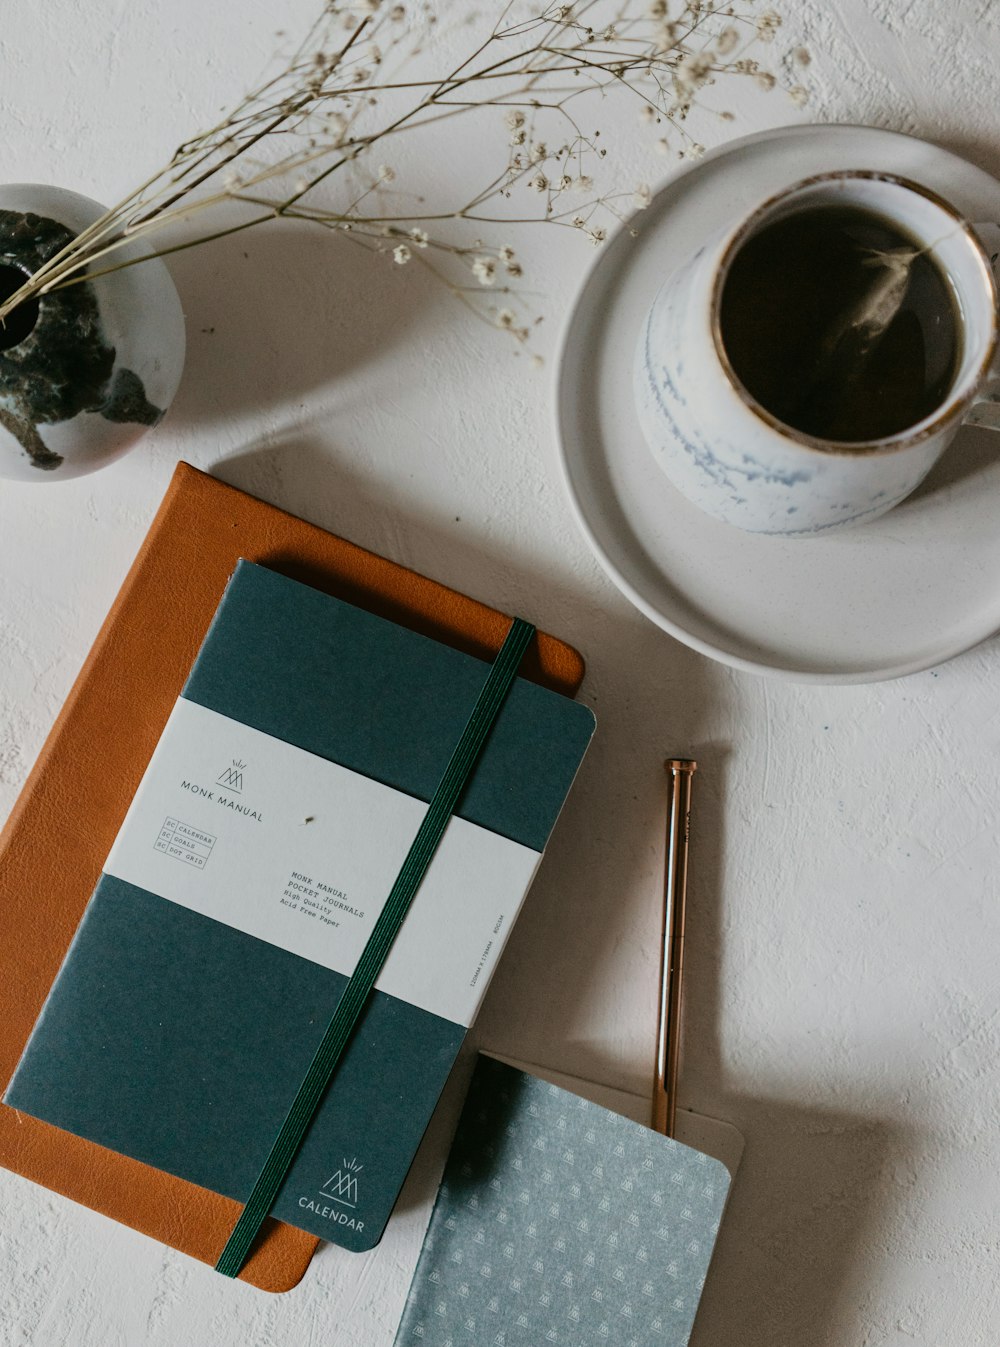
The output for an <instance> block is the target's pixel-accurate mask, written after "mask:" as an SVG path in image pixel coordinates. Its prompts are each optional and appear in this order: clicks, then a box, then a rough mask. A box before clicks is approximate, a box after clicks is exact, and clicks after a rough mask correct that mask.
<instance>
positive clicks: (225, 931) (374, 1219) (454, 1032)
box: [5, 562, 593, 1250]
mask: <svg viewBox="0 0 1000 1347" xmlns="http://www.w3.org/2000/svg"><path fill="white" fill-rule="evenodd" d="M487 671H488V665H486V664H484V663H483V662H482V661H480V660H477V659H475V658H473V657H471V656H469V655H465V654H462V653H460V652H458V651H456V650H454V649H452V648H451V647H449V646H445V645H442V644H441V643H439V642H437V641H433V640H430V639H428V638H427V637H424V636H421V635H418V634H416V633H414V632H412V631H409V630H408V629H406V628H403V627H400V626H397V625H396V624H394V623H392V622H388V621H386V620H385V619H383V618H379V617H375V616H373V615H372V614H370V613H367V612H364V611H363V610H361V609H358V608H355V607H353V606H352V605H350V604H347V603H344V602H342V601H340V600H338V599H335V598H332V597H330V596H329V595H326V594H322V593H320V592H319V591H316V590H313V589H311V588H309V587H308V586H306V585H302V584H300V583H298V582H297V581H294V580H291V579H288V578H287V577H285V576H282V575H278V574H276V573H274V572H272V571H269V570H267V569H265V568H263V567H260V566H256V565H253V564H251V563H249V562H240V564H239V566H238V569H237V571H236V573H235V575H234V576H233V578H232V580H231V581H230V584H229V587H228V589H227V590H226V593H225V595H224V597H223V600H222V602H221V604H220V606H219V609H218V612H217V614H216V617H215V619H214V621H213V624H212V626H211V628H210V630H209V633H208V635H207V636H206V638H205V642H204V645H203V646H202V649H201V652H200V654H199V656H198V659H197V661H196V663H195V665H194V667H193V669H192V671H191V674H190V677H189V679H188V682H187V684H186V686H185V688H184V691H183V695H182V696H181V698H179V699H178V702H177V704H176V706H175V708H174V711H173V712H172V714H171V717H170V721H169V722H168V724H167V727H166V729H165V730H164V732H163V735H162V737H161V739H160V742H159V744H158V746H157V749H156V752H155V753H154V755H153V758H152V760H151V762H150V765H149V768H148V769H147V772H146V774H145V776H144V778H143V782H142V784H141V786H140V788H139V790H138V791H137V793H136V796H135V799H134V800H133V802H132V806H131V809H130V811H129V814H128V816H127V817H126V819H125V822H124V824H123V826H122V829H121V832H120V834H119V837H118V839H117V841H116V842H115V844H114V847H113V848H112V851H111V854H110V855H109V857H108V861H107V863H106V865H105V873H104V874H103V876H102V878H101V880H100V882H99V883H98V886H97V888H96V890H95V892H94V895H93V897H92V899H91V901H90V904H89V905H88V907H87V910H86V913H85V915H84V918H83V921H82V922H81V925H80V927H79V929H78V931H77V934H76V936H75V938H74V941H73V944H72V946H71V947H70V950H69V952H68V954H67V957H66V960H65V962H64V964H63V967H62V969H61V971H60V973H59V976H58V978H57V979H56V981H55V983H54V985H53V987H52V990H51V992H50V994H49V997H48V999H47V1001H46V1003H45V1006H44V1008H43V1010H42V1013H41V1015H40V1017H39V1019H38V1022H37V1024H36V1026H35V1029H34V1031H33V1033H32V1036H31V1038H30V1040H29V1042H28V1045H27V1047H26V1049H25V1052H24V1055H23V1057H22V1059H21V1062H20V1064H19V1066H18V1068H17V1071H16V1073H15V1075H14V1077H13V1079H12V1081H11V1084H10V1086H9V1087H8V1090H7V1093H6V1095H5V1101H6V1102H7V1103H8V1104H9V1105H11V1106H12V1107H14V1108H17V1109H20V1110H22V1111H23V1112H25V1113H28V1114H31V1115H32V1116H34V1117H37V1118H40V1119H43V1120H44V1121H46V1122H50V1123H54V1124H55V1125H56V1126H59V1127H62V1128H65V1129H66V1130H68V1131H70V1132H74V1133H76V1134H77V1135H79V1136H83V1137H87V1138H88V1139H90V1140H92V1141H95V1142H97V1143H99V1144H100V1145H103V1146H107V1147H109V1148H110V1149H112V1150H115V1151H119V1152H121V1153H123V1154H126V1155H130V1156H133V1157H135V1158H136V1159H139V1160H142V1161H144V1162H145V1163H147V1164H150V1165H153V1166H156V1167H157V1168H160V1169H163V1170H166V1171H168V1172H170V1173H172V1174H176V1175H179V1176H180V1177H182V1178H185V1179H188V1180H190V1181H192V1182H194V1183H197V1184H200V1185H201V1186H203V1187H206V1188H210V1189H213V1190H214V1191H216V1192H220V1193H223V1194H225V1195H226V1196H228V1197H232V1198H235V1199H237V1200H238V1201H243V1200H245V1199H246V1197H247V1196H248V1195H249V1192H250V1190H251V1188H252V1186H253V1183H254V1180H255V1178H256V1176H257V1173H258V1171H259V1169H260V1166H261V1165H262V1163H263V1161H264V1159H265V1158H266V1156H267V1153H268V1149H269V1146H270V1143H271V1141H272V1140H273V1137H274V1135H275V1133H276V1132H277V1130H278V1127H279V1126H280V1124H281V1121H282V1119H283V1117H284V1114H285V1112H286V1110H287V1108H288V1105H289V1103H290V1101H291V1099H292V1098H293V1096H294V1094H295V1091H296V1088H297V1086H298V1084H299V1082H300V1081H301V1079H302V1077H303V1075H304V1074H305V1071H306V1069H307V1067H308V1065H309V1062H310V1060H311V1058H312V1056H313V1053H314V1050H315V1048H316V1045H317V1043H318V1041H319V1038H320V1036H321V1035H322V1032H323V1029H324V1028H325V1026H326V1024H327V1023H328V1021H329V1019H330V1016H331V1015H332V1013H333V1010H334V1008H335V1006H336V1004H337V1001H338V998H339V996H340V994H341V992H342V990H343V988H344V986H345V985H346V983H347V980H348V978H349V976H350V974H351V972H352V971H353V968H354V964H355V962H356V961H357V958H358V957H359V955H360V953H361V950H362V948H363V946H364V942H365V940H366V938H367V936H368V934H369V933H370V931H371V928H372V926H373V925H374V922H375V920H376V918H377V916H378V913H379V911H380V910H381V906H382V905H383V904H384V902H385V899H386V897H387V895H388V893H389V891H390V888H391V886H392V882H393V880H394V879H395V877H396V874H397V872H398V870H399V867H400V864H401V862H402V860H403V858H404V856H405V854H406V851H407V848H408V846H409V844H410V842H411V840H412V838H413V835H414V834H415V832H416V830H417V827H418V826H419V823H420V820H421V818H422V816H423V813H424V810H425V807H426V802H427V800H429V798H430V797H431V795H432V793H433V791H434V788H435V786H436V785H437V781H438V778H439V777H440V774H441V771H442V770H443V767H444V765H445V764H446V763H447V761H448V759H449V756H450V754H451V751H452V748H453V747H454V744H455V742H456V741H457V739H458V737H459V735H460V734H461V731H462V728H463V726H464V724H465V720H466V719H467V717H468V714H469V711H470V709H471V707H472V706H473V705H474V703H475V700H476V697H477V695H478V692H479V689H480V687H481V685H482V683H483V681H484V679H485V676H486V673H487ZM592 731H593V716H592V714H591V712H590V711H589V710H587V708H586V707H583V706H580V705H578V704H577V703H575V702H573V701H571V700H570V699H568V698H566V697H563V696H560V695H558V694H557V693H554V692H551V691H549V690H548V689H545V688H542V687H539V686H538V685H536V684H534V683H530V682H527V681H525V680H522V679H518V680H517V681H516V682H515V684H514V687H513V689H512V691H511V693H510V695H509V697H508V699H507V701H506V702H505V704H504V706H503V709H502V710H501V712H500V715H499V717H498V719H497V722H496V724H495V726H494V727H493V730H492V732H491V734H490V737H489V739H488V741H487V744H486V747H485V748H484V750H483V752H482V755H481V757H480V759H479V760H478V762H477V765H476V767H475V769H474V772H473V774H472V776H471V778H470V780H469V782H468V785H467V787H466V789H465V791H464V793H463V795H462V797H461V799H460V801H459V803H458V806H457V808H456V810H455V814H454V816H453V818H452V820H451V822H450V823H449V825H448V828H447V830H446V833H445V836H444V839H443V841H442V844H441V846H440V848H439V850H438V852H437V853H436V855H435V857H434V860H433V861H432V863H431V866H430V869H429V870H428V872H427V875H426V876H425V879H424V881H423V883H422V884H421V887H420V890H419V892H418V895H417V898H416V899H415V901H414V905H413V907H412V909H411V910H410V913H409V914H408V916H407V919H406V921H405V922H404V925H403V928H402V930H401V932H400V934H399V936H398V938H397V940H396V943H395V944H394V946H393V949H392V951H391V953H390V955H389V958H388V960H387V962H386V964H385V967H384V968H383V970H382V973H381V975H380V977H379V979H378V982H377V984H376V990H375V991H374V993H373V994H372V997H371V999H370V1001H369V1002H368V1004H367V1006H366V1009H365V1011H364V1013H363V1018H362V1020H361V1022H360V1023H359V1025H358V1028H357V1030H356V1031H355V1034H354V1036H353V1038H352V1040H351V1042H350V1044H349V1046H348V1048H347V1051H346V1053H345V1056H344V1058H343V1059H342V1061H341V1063H340V1066H339V1068H338V1070H337V1072H336V1074H335V1077H334V1079H333V1082H332V1084H331V1086H330V1088H329V1090H328V1091H327V1093H326V1095H325V1097H324V1098H323V1101H322V1103H321V1104H320V1107H319V1110H318V1112H317V1114H316V1116H315V1118H314V1120H313V1123H312V1125H311V1127H310V1130H309V1132H308V1134H307V1136H306V1138H305V1141H304V1144H303V1146H302V1148H301V1150H300V1151H299V1153H298V1155H297V1157H296V1159H295V1161H294V1163H293V1165H292V1167H291V1169H290V1171H289V1173H288V1175H287V1177H286V1180H285V1182H284V1185H283V1187H282V1189H281V1192H280V1194H279V1196H278V1199H277V1201H276V1204H275V1206H274V1208H273V1214H274V1215H275V1216H277V1217H278V1218H279V1219H281V1220H284V1221H287V1222H289V1223H290V1224H292V1225H296V1226H300V1227H301V1228H303V1229H305V1230H308V1231H310V1232H312V1233H313V1234H317V1235H320V1236H322V1237H324V1238H327V1239H331V1240H333V1241H334V1242H336V1243H339V1244H342V1245H344V1246H345V1247H346V1248H349V1249H358V1250H360V1249H367V1248H370V1247H371V1246H372V1245H374V1244H375V1243H376V1242H377V1241H378V1239H379V1238H380V1236H381V1233H382V1231H383V1229H384V1227H385V1223H386V1221H387V1219H388V1217H389V1214H390V1212H391V1210H392V1206H393V1204H394V1202H395V1200H396V1197H397V1195H398V1193H399V1190H400V1187H401V1186H402V1183H403V1180H404V1178H405V1176H406V1172H407V1170H408V1168H409V1166H410V1163H411V1161H412V1158H413V1155H414V1153H415V1152H416V1149H417V1146H418V1144H419V1141H420V1138H421V1136H422V1134H423V1132H424V1130H425V1128H426V1125H427V1123H428V1121H429V1119H430V1116H431V1113H432V1111H433V1109H434V1106H435V1104H436V1102H437V1099H438V1096H439V1094H440V1091H441V1089H442V1088H443V1085H444V1083H445V1080H446V1079H447V1076H448V1073H449V1071H450V1070H451V1067H452V1065H453V1063H454V1060H455V1057H456V1055H457V1052H458V1049H459V1047H460V1045H461V1043H462V1040H463V1038H464V1036H465V1034H466V1031H467V1028H468V1026H469V1024H470V1023H471V1022H472V1019H473V1018H474V1016H475V1013H476V1010H477V1009H478V1006H479V1003H480V1002H481V1000H482V997H483V994H484V992H485V989H486V987H487V985H488V983H489V979H490V976H491V974H492V972H493V970H494V968H495V967H496V963H497V960H498V958H499V955H500V953H501V951H502V949H503V945H504V943H505V941H506V939H507V936H508V934H509V931H510V929H511V926H512V924H513V921H514V920H515V918H516V916H517V913H518V909H519V907H520V904H521V902H522V900H523V897H524V894H525V891H526V889H527V887H528V885H529V883H530V880H531V878H532V875H533V874H534V871H535V869H536V867H537V864H538V861H539V858H540V854H541V852H542V850H543V848H544V846H545V842H546V839H547V838H548V835H549V833H550V831H551V829H552V826H553V824H554V823H555V820H556V817H557V815H558V814H559V811H560V809H561V807H562V803H563V801H564V799H565V797H566V793H567V791H568V790H569V787H570V785H571V783H572V780H573V777H574V775H575V773H576V771H577V768H578V766H579V763H580V760H581V758H582V756H583V753H584V751H585V749H586V746H587V744H588V742H589V739H590V736H591V734H592ZM108 733H114V727H113V726H109V727H108ZM99 788H100V783H99V782H98V783H95V789H99Z"/></svg>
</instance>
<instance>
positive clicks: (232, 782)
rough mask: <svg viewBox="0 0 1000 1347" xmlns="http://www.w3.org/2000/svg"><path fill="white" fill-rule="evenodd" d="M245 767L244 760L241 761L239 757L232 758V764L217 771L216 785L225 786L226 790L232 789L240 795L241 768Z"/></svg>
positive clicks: (241, 790) (241, 787)
mask: <svg viewBox="0 0 1000 1347" xmlns="http://www.w3.org/2000/svg"><path fill="white" fill-rule="evenodd" d="M245 767H246V763H245V762H241V761H240V759H239V758H233V761H232V765H231V766H229V767H225V768H223V770H222V771H221V772H220V773H219V775H218V777H217V778H216V782H215V784H216V785H217V786H225V787H226V788H227V789H228V790H231V791H233V792H234V793H235V794H236V795H242V794H243V769H244V768H245Z"/></svg>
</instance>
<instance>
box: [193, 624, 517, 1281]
mask: <svg viewBox="0 0 1000 1347" xmlns="http://www.w3.org/2000/svg"><path fill="white" fill-rule="evenodd" d="M534 634H535V628H534V627H533V626H531V624H530V623H528V622H524V621H522V620H521V618H519V617H516V618H515V619H514V620H513V622H512V623H511V626H510V630H509V631H508V633H507V637H506V639H505V640H504V643H503V645H502V646H501V647H500V650H499V652H498V654H497V657H496V659H495V660H494V662H493V665H492V667H491V669H490V672H489V677H488V678H487V679H486V682H485V683H484V684H483V688H482V691H481V692H480V694H479V697H478V699H477V701H476V705H475V707H474V708H473V710H472V714H471V715H470V717H469V719H468V721H467V723H466V726H465V729H464V730H463V731H462V735H461V738H460V739H459V741H458V743H457V745H456V746H455V749H454V751H453V753H452V755H451V760H450V761H449V763H448V766H447V767H446V768H445V770H444V774H443V776H442V777H441V780H440V781H439V782H438V786H437V789H436V790H435V792H434V794H433V796H432V797H431V801H430V804H429V805H428V806H427V813H426V814H425V815H424V818H423V822H422V823H421V825H420V828H419V829H418V831H417V835H416V837H415V838H414V839H413V843H412V845H411V846H410V850H409V851H408V852H407V855H406V859H405V860H404V862H403V865H402V869H401V870H400V872H399V874H398V875H397V877H396V880H395V883H394V884H393V886H392V890H391V892H390V894H389V897H388V899H387V901H386V904H385V907H384V908H383V909H382V912H381V915H380V916H379V918H378V920H377V921H376V923H375V927H374V929H373V931H372V933H371V935H370V936H369V937H368V943H367V944H366V945H365V947H364V950H363V951H362V953H361V958H360V959H359V960H358V963H357V967H356V968H355V970H354V972H353V973H352V975H351V978H350V981H349V982H348V984H347V986H346V987H345V988H344V990H343V993H342V995H341V997H340V1000H339V1001H338V1002H337V1008H336V1010H335V1011H334V1012H333V1016H332V1018H331V1020H330V1023H329V1024H328V1025H327V1027H326V1031H325V1033H324V1034H323V1038H322V1040H321V1041H320V1045H319V1047H318V1048H317V1049H316V1053H315V1056H314V1057H313V1059H312V1062H311V1064H310V1066H309V1070H308V1071H307V1072H306V1074H305V1076H304V1078H303V1080H302V1084H301V1085H300V1086H299V1088H298V1092H297V1093H296V1095H295V1098H294V1099H293V1100H292V1104H291V1107H290V1108H289V1110H288V1113H287V1115H286V1117H285V1120H284V1122H283V1123H282V1124H281V1127H280V1129H279V1131H278V1134H277V1136H276V1137H275V1138H274V1141H273V1142H272V1143H271V1150H270V1153H269V1154H268V1157H267V1159H266V1160H265V1162H264V1166H263V1168H262V1169H261V1171H260V1173H259V1174H258V1176H257V1179H256V1182H255V1183H254V1186H253V1191H252V1192H251V1194H250V1196H249V1198H248V1199H247V1202H246V1205H245V1206H244V1208H243V1211H242V1213H241V1214H240V1218H239V1220H238V1221H237V1222H236V1224H235V1226H234V1227H233V1230H232V1233H231V1234H230V1236H229V1239H228V1240H227V1242H226V1247H225V1248H224V1249H223V1250H222V1254H221V1256H220V1258H219V1261H218V1262H217V1263H216V1265H215V1270H216V1271H217V1272H221V1273H222V1274H223V1276H225V1277H235V1276H237V1275H238V1273H239V1271H240V1268H242V1266H243V1264H244V1262H245V1261H246V1257H247V1254H248V1253H249V1252H250V1246H251V1245H252V1244H253V1241H254V1239H255V1238H256V1236H257V1232H258V1231H259V1229H260V1227H261V1225H262V1223H263V1221H264V1219H265V1218H266V1216H267V1214H268V1212H269V1211H270V1210H271V1207H272V1206H273V1205H274V1200H275V1198H276V1197H277V1195H278V1191H279V1189H280V1188H281V1185H282V1184H283V1183H284V1181H285V1177H286V1175H287V1174H288V1171H289V1168H290V1167H291V1164H292V1161H293V1160H294V1159H295V1156H296V1154H297V1152H298V1149H299V1146H300V1145H301V1144H302V1138H303V1137H304V1136H305V1134H306V1131H307V1129H308V1127H309V1124H310V1123H311V1122H312V1119H313V1115H314V1114H315V1112H316V1109H317V1107H318V1105H319V1102H320V1100H321V1099H322V1097H323V1094H324V1093H325V1091H326V1088H327V1086H328V1085H329V1083H330V1081H331V1079H332V1077H333V1074H334V1072H335V1070H336V1068H337V1063H338V1062H339V1061H340V1058H341V1056H342V1055H343V1052H344V1049H345V1047H346V1046H347V1043H348V1040H349V1039H350V1036H351V1033H352V1031H353V1029H354V1026H355V1025H356V1024H357V1021H358V1018H359V1016H360V1014H361V1012H362V1010H363V1009H364V1006H365V1002H366V1001H367V1000H368V996H369V994H370V992H371V990H372V987H373V986H374V985H375V980H376V978H377V977H378V975H379V973H380V972H381V970H382V965H383V964H384V963H385V961H386V958H387V957H388V954H389V950H390V949H391V948H392V943H393V941H394V940H395V938H396V935H397V933H398V932H399V928H400V926H402V924H403V920H404V918H405V917H406V914H407V912H408V910H409V907H410V904H411V903H412V902H413V899H414V897H415V896H416V893H417V889H418V888H419V887H420V882H421V880H422V879H423V877H424V874H425V873H426V871H427V867H428V866H429V865H430V863H431V860H432V858H433V856H434V853H435V851H436V850H437V848H438V845H439V843H440V841H441V837H442V835H443V834H444V830H445V828H446V827H447V826H448V820H449V819H450V818H451V813H452V810H453V809H454V807H455V804H456V802H457V800H458V797H459V795H460V794H461V792H462V789H463V787H464V786H465V784H466V782H467V781H468V779H469V776H470V774H471V772H472V769H473V767H475V765H476V761H477V759H478V757H479V754H480V752H481V751H482V748H483V745H484V744H485V742H486V738H487V735H488V734H489V732H490V730H491V729H492V727H493V722H494V721H495V720H496V718H497V715H498V713H499V711H500V708H501V707H502V706H503V703H504V699H505V698H506V696H507V693H508V692H509V691H510V688H511V684H512V683H513V681H514V679H515V677H516V675H517V670H518V668H519V666H520V663H521V660H522V658H523V656H524V652H525V651H526V650H527V648H528V645H529V644H530V642H531V639H532V637H533V636H534Z"/></svg>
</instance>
